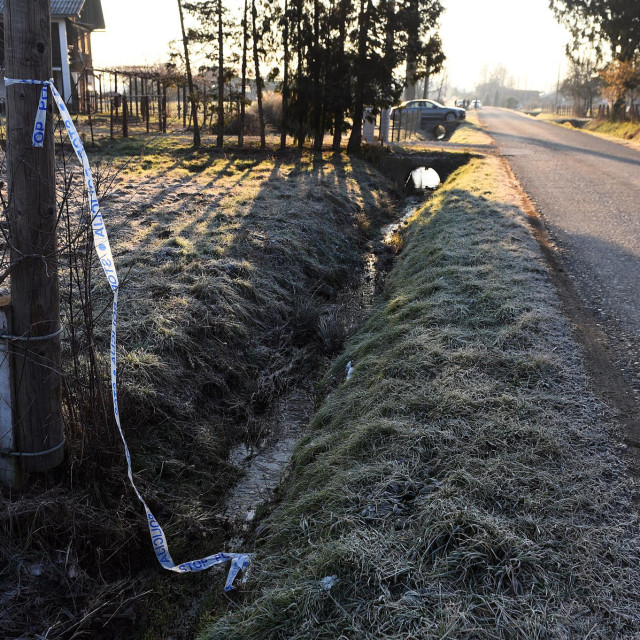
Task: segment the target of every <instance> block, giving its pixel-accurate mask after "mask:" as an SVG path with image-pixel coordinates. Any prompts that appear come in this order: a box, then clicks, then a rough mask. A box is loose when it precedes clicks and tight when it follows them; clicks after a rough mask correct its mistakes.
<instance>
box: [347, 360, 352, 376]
mask: <svg viewBox="0 0 640 640" xmlns="http://www.w3.org/2000/svg"><path fill="white" fill-rule="evenodd" d="M352 373H353V367H352V366H351V360H349V362H347V380H348V379H349V378H350V377H351V374H352Z"/></svg>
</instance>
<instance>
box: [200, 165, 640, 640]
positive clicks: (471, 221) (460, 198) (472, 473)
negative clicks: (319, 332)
mask: <svg viewBox="0 0 640 640" xmlns="http://www.w3.org/2000/svg"><path fill="white" fill-rule="evenodd" d="M509 183H510V177H509V174H508V173H507V171H506V170H505V169H504V167H503V165H501V164H500V161H499V160H498V159H497V158H487V159H481V160H474V161H472V162H471V163H470V164H469V165H468V167H465V168H462V169H460V170H459V171H458V172H457V173H456V174H454V176H453V177H452V178H450V180H449V181H448V182H447V183H446V184H445V185H444V187H443V188H442V189H441V190H440V191H439V193H438V194H437V195H436V196H435V197H434V198H433V199H432V200H431V201H430V202H429V203H428V204H426V205H425V206H424V207H423V208H422V209H421V210H420V211H419V212H417V214H416V215H415V216H414V218H413V219H412V221H411V223H410V224H409V227H408V229H407V231H406V237H405V241H404V250H403V253H402V254H401V257H400V260H399V262H398V264H397V266H396V268H395V269H394V271H393V272H392V273H391V275H390V277H389V280H388V285H387V288H386V291H385V293H384V296H383V299H382V300H381V301H380V302H379V304H378V306H377V307H376V309H375V311H374V313H373V315H372V317H371V318H370V320H369V321H368V322H367V323H366V325H365V326H364V327H363V328H362V329H361V330H360V331H359V332H358V333H357V334H356V335H355V336H354V337H353V338H352V339H351V340H350V341H349V342H348V344H347V347H346V351H345V353H344V354H343V355H342V356H341V357H340V358H339V359H337V360H336V362H335V364H334V366H333V368H332V370H331V372H330V374H329V375H328V376H327V378H326V380H325V391H326V397H325V399H324V401H323V402H322V404H321V406H320V408H319V410H318V412H317V414H316V416H315V419H314V420H313V423H312V425H311V428H310V431H309V433H308V435H307V436H306V437H305V438H304V440H303V441H302V442H301V443H300V445H299V447H298V448H297V451H296V453H295V455H294V462H293V465H292V468H291V472H290V476H289V478H288V480H287V482H286V483H285V485H284V487H283V489H282V492H281V497H280V500H279V503H278V504H276V506H275V508H274V510H273V512H272V513H271V515H269V516H268V517H267V518H266V519H265V520H264V521H263V522H262V523H261V524H260V526H259V529H258V532H257V533H258V537H257V541H256V555H255V559H254V562H253V569H252V573H251V577H250V579H249V581H248V583H247V584H246V586H245V587H243V592H244V595H243V600H242V602H241V604H240V606H239V607H237V608H234V609H233V610H232V611H231V612H230V613H227V614H226V615H223V616H222V617H219V618H217V615H218V614H219V613H220V612H219V611H215V612H213V613H212V616H211V618H210V620H209V622H208V623H207V624H206V625H204V627H203V629H202V631H201V634H200V638H201V640H205V639H206V640H214V639H216V640H222V639H224V640H240V639H242V640H275V639H285V638H290V639H293V638H295V639H296V640H307V639H309V640H310V639H320V638H322V639H327V640H329V639H332V640H335V639H337V638H345V639H346V638H349V639H357V640H364V639H370V640H384V639H388V640H391V639H394V640H396V639H398V638H402V639H409V638H411V639H413V638H415V639H418V638H419V639H420V640H431V639H433V640H435V639H436V638H437V639H442V638H455V639H456V640H481V639H482V640H484V639H487V640H488V639H489V638H491V639H494V640H495V639H504V640H507V639H510V640H513V639H516V638H517V639H520V640H532V639H538V638H539V639H542V638H544V639H557V640H560V639H569V638H587V637H589V638H599V639H601V640H605V639H611V638H620V639H622V638H629V639H631V638H636V637H637V634H638V633H639V632H640V608H639V605H640V602H639V600H640V596H639V594H640V589H639V587H640V580H639V578H640V560H639V557H638V548H639V545H638V542H639V540H638V526H637V525H638V523H637V520H636V517H635V515H633V512H632V510H631V507H630V495H629V490H628V487H627V485H626V480H625V478H624V473H623V469H622V465H621V464H620V462H619V460H618V459H617V458H616V455H615V449H614V446H613V444H612V440H613V441H614V442H615V436H614V435H612V434H611V433H610V430H609V426H608V425H607V423H606V422H605V419H604V418H603V415H604V411H603V407H602V406H601V405H600V404H599V403H598V401H597V400H596V399H595V398H594V396H593V395H592V393H591V392H590V391H589V389H588V386H587V380H586V378H585V375H584V374H583V371H582V368H581V361H580V357H579V353H578V351H577V348H576V346H575V344H574V343H573V342H572V340H571V337H570V329H569V327H568V326H567V323H566V321H565V320H564V319H563V317H562V315H561V313H560V310H559V305H558V302H557V300H556V298H555V295H554V291H553V289H552V287H551V285H550V284H549V281H548V279H547V276H546V270H545V266H544V264H543V262H542V259H541V257H540V253H539V250H538V247H537V245H536V243H535V241H534V240H533V239H532V237H531V235H530V233H529V231H528V228H527V226H526V223H525V222H524V221H523V214H522V212H521V210H520V208H519V201H518V198H517V194H516V193H515V191H514V190H513V187H512V185H510V184H509ZM348 361H351V362H352V364H353V365H354V367H355V368H354V371H353V375H352V376H351V377H350V379H349V380H348V381H347V380H345V375H344V371H345V365H346V363H347V362H348ZM327 576H335V583H334V585H333V586H332V587H331V588H330V589H326V588H323V585H322V582H321V581H322V579H323V578H325V577H327Z"/></svg>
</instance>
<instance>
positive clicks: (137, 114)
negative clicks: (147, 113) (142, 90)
mask: <svg viewBox="0 0 640 640" xmlns="http://www.w3.org/2000/svg"><path fill="white" fill-rule="evenodd" d="M133 90H134V91H135V92H136V93H135V96H136V97H135V100H136V121H137V122H139V120H140V102H139V96H138V76H136V77H135V78H134V79H133Z"/></svg>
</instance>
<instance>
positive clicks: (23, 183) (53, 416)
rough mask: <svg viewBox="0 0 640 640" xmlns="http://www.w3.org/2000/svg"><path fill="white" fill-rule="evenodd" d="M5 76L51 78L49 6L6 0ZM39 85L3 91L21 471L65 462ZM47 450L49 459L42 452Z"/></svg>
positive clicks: (48, 153)
mask: <svg viewBox="0 0 640 640" xmlns="http://www.w3.org/2000/svg"><path fill="white" fill-rule="evenodd" d="M4 46H5V74H6V76H7V77H9V78H25V79H35V80H46V79H48V78H50V77H51V75H52V73H51V17H50V8H49V0H30V1H29V2H24V0H5V3H4ZM41 92H42V87H39V86H33V85H32V86H30V85H23V84H18V85H12V86H9V87H7V177H8V187H9V193H8V207H7V217H8V221H9V237H10V241H9V244H10V246H11V265H12V272H11V292H12V300H13V302H12V309H11V327H12V332H13V335H14V336H18V337H19V338H20V340H12V342H11V346H12V352H13V354H14V356H13V365H14V381H15V384H14V386H15V397H14V399H15V407H14V417H15V420H14V424H15V435H16V445H17V446H16V448H17V450H18V451H20V452H21V453H34V454H37V455H32V456H25V457H21V466H22V469H23V470H26V471H46V470H48V469H51V468H53V467H55V466H56V465H58V464H60V463H61V462H62V460H63V457H64V450H63V448H62V445H63V443H64V433H63V427H62V411H61V385H62V378H61V375H60V299H59V285H58V254H57V251H58V246H57V239H56V225H57V207H56V190H55V163H54V146H53V118H52V106H51V102H49V103H48V106H47V116H46V119H47V125H46V129H45V132H44V133H43V145H44V146H43V147H42V148H37V147H33V146H32V140H31V136H32V131H33V124H34V117H35V112H36V109H37V108H38V105H39V101H40V97H41ZM41 452H46V453H41Z"/></svg>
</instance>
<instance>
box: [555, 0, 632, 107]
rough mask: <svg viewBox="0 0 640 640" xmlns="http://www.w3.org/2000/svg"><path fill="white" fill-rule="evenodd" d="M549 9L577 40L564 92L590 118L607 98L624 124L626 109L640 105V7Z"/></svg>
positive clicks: (586, 1)
mask: <svg viewBox="0 0 640 640" xmlns="http://www.w3.org/2000/svg"><path fill="white" fill-rule="evenodd" d="M550 5H551V8H552V9H553V10H554V12H555V15H556V17H557V18H558V19H559V20H560V21H561V22H562V23H563V24H565V25H566V26H567V27H568V28H569V31H570V32H571V34H572V36H573V42H572V44H571V45H570V46H569V48H568V51H567V54H568V56H569V59H570V62H571V67H570V70H569V74H568V75H567V77H566V78H565V80H564V82H563V86H562V88H563V91H564V92H566V93H568V94H570V95H571V96H573V98H574V100H575V101H576V102H577V103H581V104H582V106H583V110H584V112H585V113H588V112H590V111H591V105H592V104H593V99H594V97H595V96H596V95H598V94H599V93H602V94H603V95H604V96H605V97H606V98H607V99H608V100H609V101H610V102H611V103H612V105H613V109H612V110H611V117H612V118H613V119H616V120H621V119H624V118H625V114H626V110H627V107H628V106H631V107H633V106H634V105H635V103H636V101H637V100H639V99H640V2H637V1H635V0H550ZM604 60H607V61H608V62H607V63H606V64H605V63H604V62H603V61H604ZM631 112H632V113H633V112H634V110H633V108H632V109H631Z"/></svg>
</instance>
